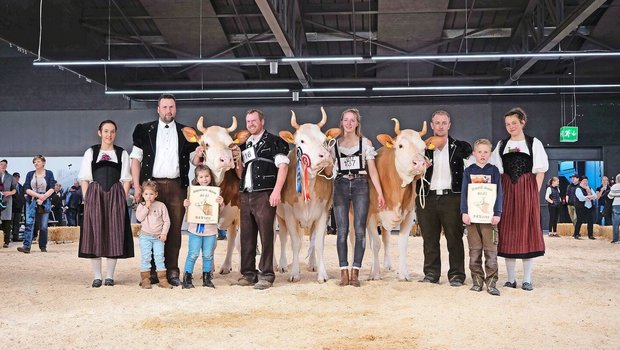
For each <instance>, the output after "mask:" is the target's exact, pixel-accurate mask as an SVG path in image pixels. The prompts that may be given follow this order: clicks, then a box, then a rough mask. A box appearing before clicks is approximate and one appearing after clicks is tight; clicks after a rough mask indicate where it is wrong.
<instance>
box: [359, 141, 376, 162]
mask: <svg viewBox="0 0 620 350" xmlns="http://www.w3.org/2000/svg"><path fill="white" fill-rule="evenodd" d="M362 154H363V155H364V159H367V160H372V159H375V156H376V155H377V151H375V147H374V146H373V145H372V142H370V140H369V139H367V138H365V137H364V140H363V142H362Z"/></svg>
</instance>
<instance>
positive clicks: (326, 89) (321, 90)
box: [301, 87, 366, 92]
mask: <svg viewBox="0 0 620 350" xmlns="http://www.w3.org/2000/svg"><path fill="white" fill-rule="evenodd" d="M301 91H303V92H348V91H366V88H363V87H342V88H307V89H301Z"/></svg>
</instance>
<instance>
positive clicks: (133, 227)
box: [131, 224, 142, 237]
mask: <svg viewBox="0 0 620 350" xmlns="http://www.w3.org/2000/svg"><path fill="white" fill-rule="evenodd" d="M141 229H142V225H140V224H131V233H132V234H133V236H134V237H138V233H140V230H141Z"/></svg>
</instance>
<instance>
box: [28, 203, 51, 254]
mask: <svg viewBox="0 0 620 350" xmlns="http://www.w3.org/2000/svg"><path fill="white" fill-rule="evenodd" d="M49 215H50V214H49V212H48V213H37V202H36V201H35V200H34V199H33V200H32V201H31V202H30V203H26V219H25V225H24V227H25V229H24V243H23V244H24V248H28V249H29V248H30V246H31V245H32V233H33V230H34V224H35V221H36V222H38V223H39V248H47V222H48V220H49Z"/></svg>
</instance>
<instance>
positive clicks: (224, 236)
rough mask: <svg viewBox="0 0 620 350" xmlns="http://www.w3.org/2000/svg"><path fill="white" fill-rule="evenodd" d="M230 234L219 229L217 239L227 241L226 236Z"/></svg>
mask: <svg viewBox="0 0 620 350" xmlns="http://www.w3.org/2000/svg"><path fill="white" fill-rule="evenodd" d="M227 234H228V233H227V232H226V230H222V229H221V228H218V229H217V238H218V239H226V235H227Z"/></svg>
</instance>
